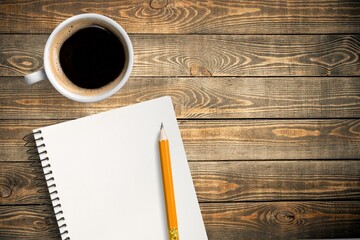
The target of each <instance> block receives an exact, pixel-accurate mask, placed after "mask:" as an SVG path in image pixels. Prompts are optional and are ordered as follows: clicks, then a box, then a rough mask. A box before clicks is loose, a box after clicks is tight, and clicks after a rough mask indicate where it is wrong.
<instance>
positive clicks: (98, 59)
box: [59, 26, 125, 89]
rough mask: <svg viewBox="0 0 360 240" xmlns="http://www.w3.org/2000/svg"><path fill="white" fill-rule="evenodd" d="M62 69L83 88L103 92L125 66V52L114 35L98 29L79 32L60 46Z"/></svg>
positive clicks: (96, 27)
mask: <svg viewBox="0 0 360 240" xmlns="http://www.w3.org/2000/svg"><path fill="white" fill-rule="evenodd" d="M59 60H60V65H61V68H62V70H63V72H64V73H65V75H66V76H67V78H68V79H69V80H70V81H71V82H72V83H74V84H75V85H77V86H78V87H80V88H86V89H96V88H101V87H103V86H105V85H107V84H109V83H110V82H112V81H113V80H114V79H116V78H117V77H118V76H119V75H120V73H121V71H122V70H123V68H124V65H125V52H124V48H123V46H122V44H121V42H120V40H119V39H118V38H117V37H116V36H115V34H113V33H112V32H110V31H108V30H106V29H105V28H102V27H98V26H90V27H86V28H83V29H80V30H78V31H77V32H75V33H74V34H73V35H72V36H70V37H69V38H68V39H67V40H66V41H65V42H64V43H63V45H62V46H61V48H60V53H59Z"/></svg>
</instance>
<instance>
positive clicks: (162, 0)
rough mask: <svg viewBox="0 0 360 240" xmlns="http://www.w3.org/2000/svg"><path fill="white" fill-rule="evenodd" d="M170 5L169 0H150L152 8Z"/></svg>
mask: <svg viewBox="0 0 360 240" xmlns="http://www.w3.org/2000/svg"><path fill="white" fill-rule="evenodd" d="M167 5H168V1H167V0H152V1H150V7H151V8H152V9H157V10H158V9H162V8H165V7H166V6H167Z"/></svg>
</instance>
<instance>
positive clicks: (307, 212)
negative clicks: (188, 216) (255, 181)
mask: <svg viewBox="0 0 360 240" xmlns="http://www.w3.org/2000/svg"><path fill="white" fill-rule="evenodd" d="M359 209H360V202H358V201H357V202H346V201H344V202H259V203H227V204H223V203H212V204H210V203H208V204H201V210H202V214H203V218H204V222H205V226H206V229H207V234H208V237H209V239H225V240H230V239H317V238H354V237H359V236H360V229H359V227H358V226H359V223H360V210H359Z"/></svg>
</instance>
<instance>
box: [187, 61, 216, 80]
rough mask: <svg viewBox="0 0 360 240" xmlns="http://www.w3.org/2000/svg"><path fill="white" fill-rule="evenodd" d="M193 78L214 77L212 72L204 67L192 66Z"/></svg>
mask: <svg viewBox="0 0 360 240" xmlns="http://www.w3.org/2000/svg"><path fill="white" fill-rule="evenodd" d="M190 74H191V76H208V77H210V76H212V74H211V72H210V71H209V70H208V69H206V68H205V67H203V66H200V65H197V64H192V65H191V66H190Z"/></svg>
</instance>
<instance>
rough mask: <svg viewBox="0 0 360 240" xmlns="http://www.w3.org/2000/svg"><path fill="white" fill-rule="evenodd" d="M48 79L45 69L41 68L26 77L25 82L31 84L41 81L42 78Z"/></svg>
mask: <svg viewBox="0 0 360 240" xmlns="http://www.w3.org/2000/svg"><path fill="white" fill-rule="evenodd" d="M45 79H47V76H46V74H45V70H44V69H40V70H39V71H36V72H33V73H30V74H28V75H26V76H25V77H24V82H25V83H26V84H28V85H31V84H33V83H36V82H40V81H42V80H45Z"/></svg>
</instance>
